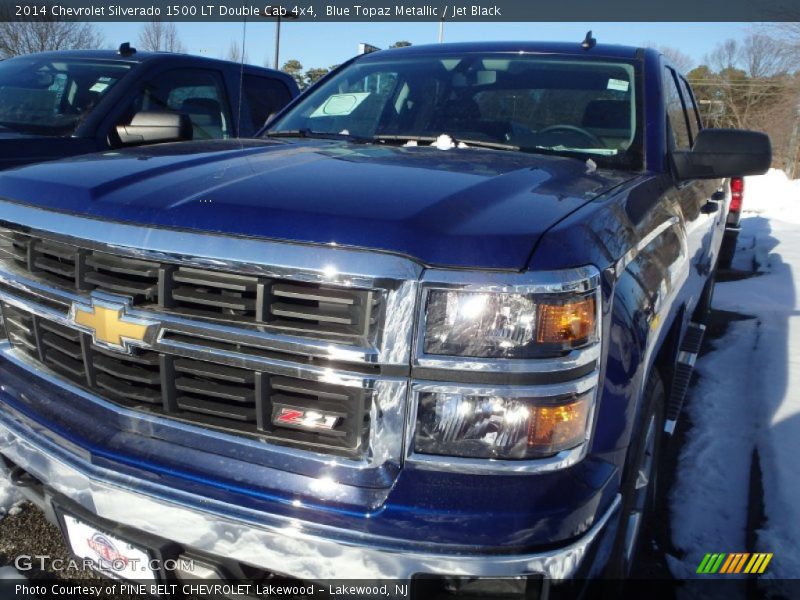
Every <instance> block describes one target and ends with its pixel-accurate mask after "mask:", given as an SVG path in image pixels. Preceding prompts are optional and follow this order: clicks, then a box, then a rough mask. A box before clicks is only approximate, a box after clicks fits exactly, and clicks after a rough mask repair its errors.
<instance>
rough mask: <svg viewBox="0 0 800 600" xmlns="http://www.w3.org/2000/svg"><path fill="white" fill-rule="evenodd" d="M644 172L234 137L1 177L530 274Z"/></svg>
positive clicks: (17, 196)
mask: <svg viewBox="0 0 800 600" xmlns="http://www.w3.org/2000/svg"><path fill="white" fill-rule="evenodd" d="M631 176H632V175H631V174H630V173H624V172H615V171H604V170H599V171H598V170H594V169H593V168H589V167H588V166H587V164H586V162H585V161H582V160H577V159H573V158H563V157H554V156H542V155H533V154H524V153H520V152H507V151H496V150H483V149H477V148H468V149H452V150H446V151H445V150H438V149H436V148H432V147H427V146H425V147H422V146H420V147H414V148H406V147H391V146H380V145H364V144H353V143H349V142H343V141H338V140H336V141H321V140H302V141H299V142H296V141H284V140H231V141H220V142H193V143H184V144H164V145H159V146H151V147H147V148H141V149H134V150H127V151H121V152H106V153H103V154H96V155H87V156H80V157H76V158H72V159H68V160H62V161H57V162H50V163H47V164H43V165H31V166H27V167H22V168H17V169H11V170H7V171H5V172H3V173H2V174H0V197H3V198H6V199H9V200H13V201H17V202H23V203H26V204H32V205H36V206H40V207H43V208H48V209H54V210H58V211H66V212H71V213H78V214H83V215H87V216H91V217H94V218H100V219H109V220H115V221H123V222H130V223H137V224H143V225H147V226H154V227H170V228H180V229H191V230H199V231H204V232H219V233H225V234H232V235H242V236H256V237H261V238H270V239H276V240H288V241H294V242H305V243H319V244H330V243H332V242H335V243H336V244H338V245H345V246H354V247H361V248H371V249H377V250H382V251H388V252H394V253H401V254H404V255H408V256H411V257H414V258H416V259H417V260H419V261H421V262H422V263H424V264H427V265H437V266H455V267H473V268H490V269H512V270H521V269H523V268H524V267H525V265H526V264H527V262H528V259H529V257H530V254H531V252H532V250H533V248H534V247H535V244H536V242H537V240H538V239H539V238H540V237H541V235H542V234H543V233H544V232H545V231H546V230H547V229H548V228H550V227H551V226H552V225H554V224H555V223H556V222H558V221H559V220H560V219H562V218H563V217H565V216H566V215H568V214H569V213H571V212H572V211H574V210H576V209H578V208H580V207H581V206H582V205H584V204H585V203H586V202H589V201H591V200H592V199H593V198H595V197H597V196H598V195H599V194H602V193H603V192H605V191H607V190H609V189H611V188H612V187H614V186H616V185H619V184H620V183H622V182H624V181H625V180H627V179H629V178H630V177H631ZM77 233H78V232H76V234H77ZM78 235H79V234H78ZM120 241H121V242H123V243H124V241H123V240H120Z"/></svg>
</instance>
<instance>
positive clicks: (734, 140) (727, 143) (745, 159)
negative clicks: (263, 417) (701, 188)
mask: <svg viewBox="0 0 800 600" xmlns="http://www.w3.org/2000/svg"><path fill="white" fill-rule="evenodd" d="M671 156H672V164H673V167H674V168H675V174H676V176H677V177H678V179H681V180H683V179H718V178H723V177H743V176H745V175H761V174H763V173H766V172H767V170H768V169H769V166H770V163H771V162H772V144H770V141H769V136H768V135H766V134H764V133H759V132H757V131H745V130H743V129H703V130H702V131H700V133H698V134H697V139H696V140H695V142H694V147H693V148H692V149H691V150H689V151H681V152H673V153H672V154H671Z"/></svg>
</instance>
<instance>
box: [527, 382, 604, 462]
mask: <svg viewBox="0 0 800 600" xmlns="http://www.w3.org/2000/svg"><path fill="white" fill-rule="evenodd" d="M590 400H591V394H586V395H584V396H581V397H580V398H578V399H577V400H576V401H575V402H571V403H569V404H561V405H558V406H533V407H532V408H531V413H530V421H529V422H528V423H529V424H528V448H529V449H531V450H534V449H535V450H537V451H539V452H541V453H542V454H548V453H551V452H552V453H555V452H559V451H561V450H564V449H567V448H572V447H574V446H577V445H579V444H580V443H581V442H583V440H584V439H586V419H587V417H588V416H589V406H590Z"/></svg>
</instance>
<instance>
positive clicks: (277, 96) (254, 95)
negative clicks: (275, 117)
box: [242, 74, 292, 131]
mask: <svg viewBox="0 0 800 600" xmlns="http://www.w3.org/2000/svg"><path fill="white" fill-rule="evenodd" d="M242 86H243V92H244V97H245V100H246V101H247V106H248V108H249V115H250V121H251V122H252V124H253V131H258V130H259V129H261V128H262V127H263V126H264V124H265V123H266V122H267V117H269V116H270V115H271V114H273V113H276V112H278V111H279V110H280V109H282V108H283V107H284V106H286V105H287V104H288V103H289V100H291V98H292V96H291V94H290V93H289V89H288V88H287V87H286V86H285V85H284V84H283V83H282V82H280V81H278V80H277V79H272V78H270V77H259V76H257V75H247V74H245V76H244V78H243V80H242Z"/></svg>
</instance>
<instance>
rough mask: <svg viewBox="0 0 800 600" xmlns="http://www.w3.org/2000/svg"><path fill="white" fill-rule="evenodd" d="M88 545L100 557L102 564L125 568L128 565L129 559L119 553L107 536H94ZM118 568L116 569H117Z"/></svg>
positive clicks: (97, 534)
mask: <svg viewBox="0 0 800 600" xmlns="http://www.w3.org/2000/svg"><path fill="white" fill-rule="evenodd" d="M86 543H87V544H88V545H89V547H90V548H91V549H92V550H94V552H95V554H97V556H99V557H100V560H101V563H102V562H105V563H111V564H113V565H120V566H121V567H123V566H124V565H127V564H128V558H127V557H126V556H124V555H122V554H120V553H119V551H117V548H116V547H115V546H114V544H113V543H111V540H109V539H108V538H107V537H106V536H104V535H103V534H101V533H95V534H92V537H90V538H89V539H88V540H86ZM115 568H116V567H115Z"/></svg>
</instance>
